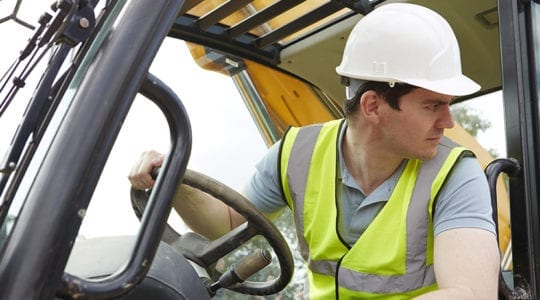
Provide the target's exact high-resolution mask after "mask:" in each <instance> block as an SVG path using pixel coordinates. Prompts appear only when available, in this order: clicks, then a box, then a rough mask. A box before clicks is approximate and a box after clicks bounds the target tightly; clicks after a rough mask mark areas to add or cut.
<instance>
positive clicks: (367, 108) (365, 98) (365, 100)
mask: <svg viewBox="0 0 540 300" xmlns="http://www.w3.org/2000/svg"><path fill="white" fill-rule="evenodd" d="M381 100H382V99H381V98H380V96H379V95H378V94H377V93H376V92H375V91H371V90H369V91H366V92H364V93H363V94H362V96H361V97H360V103H359V104H360V113H361V114H362V116H363V117H364V119H366V120H369V121H371V122H378V121H379V114H380V108H381Z"/></svg>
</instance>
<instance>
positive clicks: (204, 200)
mask: <svg viewBox="0 0 540 300" xmlns="http://www.w3.org/2000/svg"><path fill="white" fill-rule="evenodd" d="M173 207H174V209H175V210H176V211H177V212H178V214H179V215H180V217H182V220H184V222H185V223H186V225H187V226H189V228H191V230H193V231H195V232H197V233H198V234H201V235H203V236H205V237H206V238H208V239H210V240H215V239H217V238H219V237H220V236H222V235H224V234H226V233H227V232H229V231H231V230H232V229H233V228H235V227H236V226H239V225H240V224H242V223H244V222H245V218H244V217H242V216H241V215H240V214H239V213H237V212H236V211H235V210H234V209H232V208H230V207H229V206H227V205H225V203H223V202H221V201H219V200H218V199H216V198H215V197H213V196H212V195H209V194H207V193H205V192H202V191H200V190H198V189H195V188H192V187H190V186H188V185H185V184H182V185H181V186H180V188H179V189H178V190H177V191H176V194H175V197H174V203H173Z"/></svg>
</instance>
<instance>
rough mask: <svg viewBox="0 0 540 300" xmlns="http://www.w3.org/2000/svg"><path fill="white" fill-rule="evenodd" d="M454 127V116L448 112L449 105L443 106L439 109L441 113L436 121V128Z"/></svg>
mask: <svg viewBox="0 0 540 300" xmlns="http://www.w3.org/2000/svg"><path fill="white" fill-rule="evenodd" d="M452 127H454V118H453V117H452V113H451V112H450V106H444V107H443V109H442V110H441V115H440V116H439V119H438V121H437V128H452Z"/></svg>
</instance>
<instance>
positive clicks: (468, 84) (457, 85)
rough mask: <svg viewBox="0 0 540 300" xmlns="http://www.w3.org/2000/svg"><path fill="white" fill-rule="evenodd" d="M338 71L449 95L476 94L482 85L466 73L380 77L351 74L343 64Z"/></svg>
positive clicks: (355, 76) (347, 75) (362, 78)
mask: <svg viewBox="0 0 540 300" xmlns="http://www.w3.org/2000/svg"><path fill="white" fill-rule="evenodd" d="M336 71H337V73H338V74H340V75H341V76H346V77H349V78H354V79H360V80H369V81H380V82H390V83H391V82H402V83H407V84H410V85H414V86H417V87H420V88H424V89H426V90H430V91H433V92H436V93H440V94H444V95H449V96H467V95H470V94H474V93H476V92H478V91H479V90H480V88H481V87H480V85H479V84H478V83H476V82H475V81H474V80H472V79H470V78H469V77H467V76H465V75H458V76H455V77H452V78H445V79H439V80H436V79H435V80H434V79H421V78H412V79H411V78H407V79H405V78H389V77H379V76H372V75H371V76H370V75H366V76H364V75H359V74H350V73H347V72H344V70H343V69H342V67H341V66H338V67H337V68H336Z"/></svg>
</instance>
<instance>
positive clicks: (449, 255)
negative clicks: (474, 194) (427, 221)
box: [417, 228, 500, 299]
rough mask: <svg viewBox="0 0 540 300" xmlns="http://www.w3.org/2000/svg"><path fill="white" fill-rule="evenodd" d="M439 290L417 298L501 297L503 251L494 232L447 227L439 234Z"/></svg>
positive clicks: (437, 261) (436, 273) (437, 262)
mask: <svg viewBox="0 0 540 300" xmlns="http://www.w3.org/2000/svg"><path fill="white" fill-rule="evenodd" d="M434 251H435V252H434V267H435V277H436V279H437V284H438V286H439V290H437V291H434V292H432V293H427V294H425V295H422V296H420V297H418V298H417V299H497V293H498V289H497V288H498V275H499V265H500V255H499V251H498V246H497V241H496V237H495V235H494V234H493V233H491V232H489V231H486V230H483V229H476V228H456V229H451V230H447V231H443V232H441V233H440V234H438V235H437V236H436V238H435V249H434Z"/></svg>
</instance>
